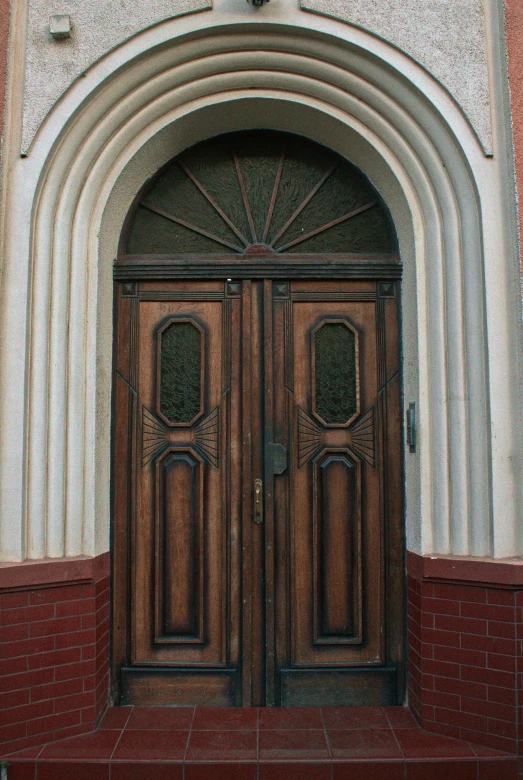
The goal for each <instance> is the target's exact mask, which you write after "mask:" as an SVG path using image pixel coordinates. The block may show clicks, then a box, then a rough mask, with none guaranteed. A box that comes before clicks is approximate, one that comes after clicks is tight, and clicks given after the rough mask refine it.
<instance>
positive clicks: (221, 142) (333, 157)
mask: <svg viewBox="0 0 523 780" xmlns="http://www.w3.org/2000/svg"><path fill="white" fill-rule="evenodd" d="M394 251H395V242H394V237H393V232H392V230H391V222H390V219H389V217H388V214H387V212H386V209H385V207H384V206H383V203H382V201H381V199H380V197H379V195H378V193H377V192H376V190H375V189H374V188H373V187H372V185H371V184H370V182H369V181H368V180H367V178H366V177H365V176H364V175H363V174H362V173H361V171H359V170H358V169H357V168H355V167H354V166H353V165H351V164H350V163H349V162H347V161H346V160H345V159H344V158H342V157H340V156H339V155H337V154H335V153H333V152H332V151H330V150H328V149H326V148H325V147H323V146H321V145H320V144H317V143H314V142H312V141H309V140H307V139H305V138H302V137H300V136H295V135H290V134H287V133H277V132H273V131H267V130H259V131H248V132H241V133H231V134H228V135H222V136H218V137H217V138H213V139H211V140H208V141H205V142H203V143H201V144H198V145H197V146H194V147H192V148H191V149H189V150H187V151H185V152H184V153H182V154H181V155H179V156H178V157H176V158H175V159H174V160H173V161H171V162H170V163H169V164H168V165H167V166H166V167H165V168H164V169H163V170H162V171H161V172H160V173H159V174H158V176H157V177H156V178H155V179H154V180H153V182H152V184H150V185H149V186H148V187H147V188H146V190H145V191H144V192H142V193H141V195H140V198H139V202H138V204H137V206H136V208H135V210H134V213H133V214H132V216H131V219H130V224H129V229H128V231H127V241H126V245H125V247H124V252H125V254H128V255H143V254H153V255H177V254H187V253H195V254H214V255H215V254H228V255H231V254H245V255H249V254H252V255H255V254H273V255H278V254H285V253H294V254H315V253H329V252H333V253H344V254H345V253H347V254H352V253H355V254H380V255H383V254H387V255H390V254H393V253H394Z"/></svg>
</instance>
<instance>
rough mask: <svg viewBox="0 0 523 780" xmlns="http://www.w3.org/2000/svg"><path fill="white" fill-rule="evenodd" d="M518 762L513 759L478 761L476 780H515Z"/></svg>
mask: <svg viewBox="0 0 523 780" xmlns="http://www.w3.org/2000/svg"><path fill="white" fill-rule="evenodd" d="M517 777H518V762H517V759H515V758H510V759H506V758H503V759H499V758H498V759H497V760H496V759H488V758H486V759H485V758H483V759H480V760H479V761H478V780H517Z"/></svg>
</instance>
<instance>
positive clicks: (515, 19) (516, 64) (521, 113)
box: [505, 0, 523, 246]
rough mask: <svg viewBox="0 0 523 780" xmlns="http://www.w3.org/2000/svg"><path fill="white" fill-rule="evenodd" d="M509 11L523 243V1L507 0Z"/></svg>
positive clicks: (512, 90)
mask: <svg viewBox="0 0 523 780" xmlns="http://www.w3.org/2000/svg"><path fill="white" fill-rule="evenodd" d="M505 10H506V24H507V49H508V71H509V82H510V99H511V104H512V126H513V133H514V152H515V166H516V179H517V184H518V192H519V203H518V206H519V209H518V210H519V229H520V243H521V246H523V3H522V2H521V0H505Z"/></svg>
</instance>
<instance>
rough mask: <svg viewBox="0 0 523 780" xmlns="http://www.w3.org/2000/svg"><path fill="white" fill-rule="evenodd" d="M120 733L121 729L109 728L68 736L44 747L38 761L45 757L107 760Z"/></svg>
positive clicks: (74, 759)
mask: <svg viewBox="0 0 523 780" xmlns="http://www.w3.org/2000/svg"><path fill="white" fill-rule="evenodd" d="M121 733H122V732H121V731H116V730H114V731H111V730H109V729H108V730H107V731H91V732H90V733H89V734H82V735H81V736H80V737H70V738H69V739H61V740H60V741H59V742H52V743H51V744H49V745H47V746H46V747H45V748H44V750H43V751H42V753H41V755H40V758H39V761H42V760H44V761H45V760H46V759H60V760H62V761H64V760H67V759H71V760H72V761H78V760H80V759H83V760H88V761H104V760H106V761H107V760H108V759H109V758H111V755H112V752H113V750H114V748H115V745H116V743H117V742H118V739H119V738H120V734H121Z"/></svg>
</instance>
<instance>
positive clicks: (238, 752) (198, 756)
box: [129, 730, 256, 763]
mask: <svg viewBox="0 0 523 780" xmlns="http://www.w3.org/2000/svg"><path fill="white" fill-rule="evenodd" d="M129 733H130V732H129ZM186 760H187V761H214V762H217V763H220V762H222V761H256V731H194V730H193V731H191V738H190V740H189V749H188V751H187V758H186Z"/></svg>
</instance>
